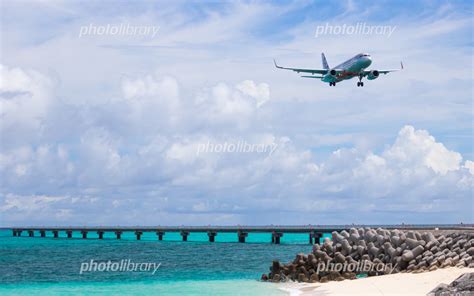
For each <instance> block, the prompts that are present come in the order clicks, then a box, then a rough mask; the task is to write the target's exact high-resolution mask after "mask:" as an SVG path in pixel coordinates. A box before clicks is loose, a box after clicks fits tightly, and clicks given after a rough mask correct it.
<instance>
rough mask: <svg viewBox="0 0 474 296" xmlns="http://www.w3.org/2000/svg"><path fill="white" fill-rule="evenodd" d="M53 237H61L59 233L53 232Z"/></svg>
mask: <svg viewBox="0 0 474 296" xmlns="http://www.w3.org/2000/svg"><path fill="white" fill-rule="evenodd" d="M53 237H54V238H58V237H59V231H57V230H53Z"/></svg>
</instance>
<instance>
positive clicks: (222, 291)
mask: <svg viewBox="0 0 474 296" xmlns="http://www.w3.org/2000/svg"><path fill="white" fill-rule="evenodd" d="M47 235H48V237H46V238H41V237H39V233H35V236H36V237H34V238H30V237H27V234H26V233H25V232H23V234H22V237H13V236H12V233H11V231H4V230H1V231H0V295H71V294H75V295H90V294H93V295H118V294H120V295H147V294H154V295H285V292H283V291H282V290H279V287H278V285H276V284H271V283H264V282H260V281H259V279H260V276H261V275H262V273H268V271H269V267H270V265H271V263H272V260H275V259H276V260H280V261H282V262H287V261H290V260H293V258H294V256H295V255H296V254H297V253H300V252H304V253H308V252H310V251H311V245H310V244H309V243H308V235H307V234H285V235H284V236H283V237H282V241H281V244H280V245H274V244H271V243H270V242H271V235H270V234H253V233H250V234H249V236H248V237H247V241H246V243H238V242H236V241H237V234H235V233H219V234H218V235H217V236H216V242H214V243H209V242H208V237H207V234H206V233H191V234H190V235H189V237H188V241H187V242H182V241H181V236H180V235H179V233H166V235H165V237H164V241H158V239H157V236H156V234H154V233H144V235H143V236H142V240H140V241H137V240H136V238H135V235H134V234H133V233H132V232H129V233H124V234H123V235H122V239H121V240H117V239H116V238H115V235H114V234H113V233H105V235H104V239H103V240H99V239H97V236H96V234H95V233H92V232H89V234H88V239H82V238H81V237H80V233H79V232H75V233H74V234H73V238H72V239H67V238H65V236H66V235H65V233H63V232H61V233H60V238H57V239H55V238H52V234H51V233H48V234H47ZM109 260H110V261H111V263H115V262H116V263H117V264H116V266H117V265H118V264H119V262H132V263H134V264H138V263H148V264H150V265H148V266H151V263H154V264H158V263H160V265H159V268H158V269H157V270H156V272H155V274H153V271H152V270H150V271H147V270H143V271H139V270H138V271H127V270H121V271H111V270H110V269H109V271H99V270H98V268H96V270H95V271H94V270H93V267H91V268H90V271H89V270H83V272H82V274H81V273H80V271H81V266H82V268H83V269H85V267H86V266H87V265H86V264H89V265H90V266H93V264H92V263H91V262H94V263H101V262H103V263H102V267H103V266H104V265H105V263H106V262H108V261H109ZM140 266H143V267H145V266H146V265H140ZM122 269H123V268H122Z"/></svg>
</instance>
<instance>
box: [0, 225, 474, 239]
mask: <svg viewBox="0 0 474 296" xmlns="http://www.w3.org/2000/svg"><path fill="white" fill-rule="evenodd" d="M359 227H370V228H378V227H382V228H386V229H399V230H420V231H421V230H425V231H426V230H461V231H462V230H465V231H474V224H449V225H448V224H443V225H407V224H400V225H304V226H278V225H270V226H240V225H237V226H30V227H2V228H0V229H3V230H5V229H7V230H11V231H12V234H13V236H15V237H20V236H22V234H23V233H26V234H27V236H28V237H34V236H35V232H39V235H40V237H46V233H47V232H50V233H52V237H53V238H59V233H60V232H62V233H65V234H66V237H67V238H72V234H73V232H80V233H81V235H82V238H83V239H87V235H88V233H90V232H95V233H97V236H98V239H103V238H104V233H106V232H112V233H114V234H115V236H116V238H117V239H121V238H122V234H123V233H124V232H132V233H134V234H135V236H136V239H137V240H140V239H141V237H142V235H143V233H145V232H154V233H156V235H157V238H158V240H160V241H161V240H163V237H164V236H165V234H166V233H167V232H177V233H180V234H181V237H182V240H183V241H187V240H188V236H189V234H190V233H207V235H208V237H209V242H215V238H216V236H217V234H218V233H236V234H237V241H238V242H240V243H245V239H246V237H247V236H248V234H249V233H269V234H271V235H272V243H274V244H280V240H281V237H283V234H285V233H306V234H308V242H309V243H310V244H313V243H319V242H320V239H321V238H322V236H323V234H324V233H331V232H333V231H342V230H346V231H348V230H349V229H350V228H359Z"/></svg>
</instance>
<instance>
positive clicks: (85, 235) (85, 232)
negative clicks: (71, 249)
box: [81, 230, 87, 238]
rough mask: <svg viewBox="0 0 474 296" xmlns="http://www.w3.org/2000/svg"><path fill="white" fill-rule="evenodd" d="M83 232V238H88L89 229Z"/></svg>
mask: <svg viewBox="0 0 474 296" xmlns="http://www.w3.org/2000/svg"><path fill="white" fill-rule="evenodd" d="M81 234H82V238H87V231H85V230H82V231H81Z"/></svg>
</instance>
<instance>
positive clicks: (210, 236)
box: [207, 231, 217, 243]
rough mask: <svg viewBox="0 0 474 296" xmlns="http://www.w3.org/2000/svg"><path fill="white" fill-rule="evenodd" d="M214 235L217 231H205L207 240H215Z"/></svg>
mask: <svg viewBox="0 0 474 296" xmlns="http://www.w3.org/2000/svg"><path fill="white" fill-rule="evenodd" d="M216 235H217V232H212V231H209V232H208V233H207V236H209V242H211V243H213V242H215V241H216Z"/></svg>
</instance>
